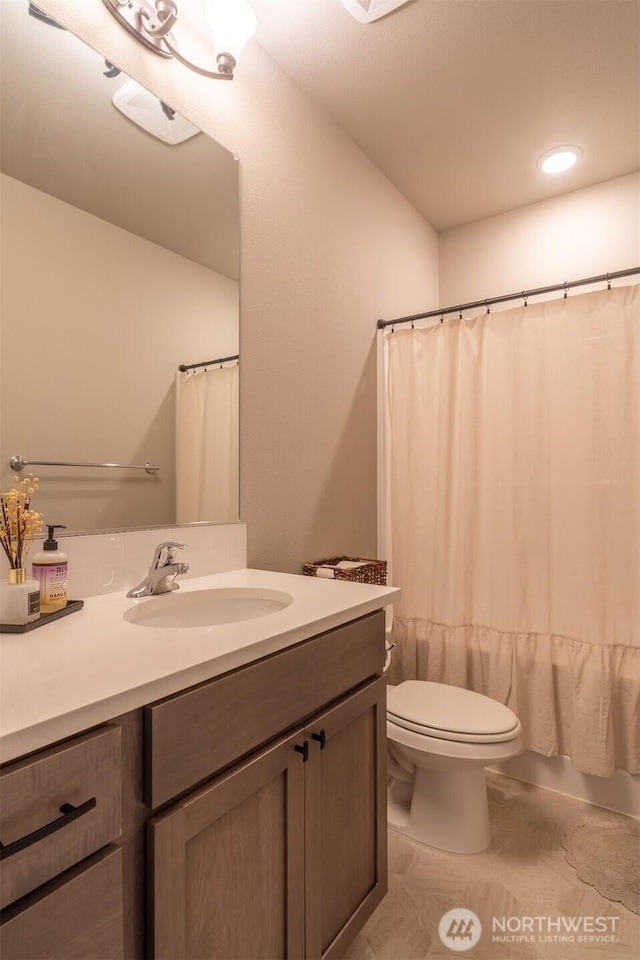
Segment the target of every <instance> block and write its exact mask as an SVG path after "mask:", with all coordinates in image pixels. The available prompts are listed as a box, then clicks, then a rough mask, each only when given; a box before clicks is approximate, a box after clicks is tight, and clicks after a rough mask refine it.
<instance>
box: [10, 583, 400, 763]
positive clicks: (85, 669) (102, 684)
mask: <svg viewBox="0 0 640 960" xmlns="http://www.w3.org/2000/svg"><path fill="white" fill-rule="evenodd" d="M219 587H253V588H259V589H269V590H279V591H284V592H286V593H289V594H291V595H292V596H293V602H292V603H291V604H290V605H289V606H288V607H285V608H284V609H282V610H278V611H276V612H274V613H269V614H268V615H266V616H263V617H258V618H256V619H253V620H245V621H242V622H240V623H226V624H222V625H219V626H208V627H190V628H171V629H169V628H158V627H154V628H149V627H141V626H139V625H135V624H132V623H128V622H127V621H126V620H125V619H124V613H125V612H126V611H127V610H129V609H130V608H131V606H132V605H133V604H144V603H148V602H150V601H149V600H130V599H127V597H125V596H124V594H122V593H113V594H107V595H104V596H99V597H91V598H90V599H88V600H86V601H85V605H84V608H83V609H82V610H81V611H80V612H79V613H73V614H70V615H69V616H67V617H62V618H60V619H59V620H55V621H53V622H51V623H48V624H46V625H44V626H42V627H38V628H37V629H35V630H32V631H30V632H28V633H24V634H11V633H6V634H1V635H0V668H1V672H0V762H2V763H5V762H6V761H8V760H13V759H14V758H16V757H19V756H21V755H23V754H25V753H30V752H31V751H33V750H37V749H39V748H41V747H44V746H47V745H48V744H51V743H55V742H56V741H57V740H61V739H63V738H64V737H69V736H72V735H73V734H75V733H79V732H80V731H81V730H85V729H87V728H88V727H92V726H95V725H96V724H98V723H103V722H104V721H107V720H111V719H113V718H114V717H117V716H119V715H120V714H123V713H126V712H127V711H128V710H134V709H135V708H136V707H141V706H143V705H144V704H146V703H151V702H153V701H154V700H159V699H160V698H162V697H166V696H168V695H169V694H172V693H177V692H178V691H179V690H183V689H185V688H186V687H190V686H193V685H194V684H196V683H201V682H202V681H203V680H209V679H211V678H212V677H215V676H218V675H219V674H221V673H226V672H227V671H228V670H232V669H234V668H235V667H239V666H243V665H245V664H247V663H250V662H251V661H253V660H258V659H260V658H261V657H264V656H267V655H268V654H270V653H273V652H275V651H276V650H282V649H284V648H285V647H288V646H291V645H292V644H294V643H298V642H300V641H301V640H306V639H307V638H309V637H312V636H315V635H316V634H318V633H322V632H323V631H325V630H331V629H333V628H334V627H337V626H339V625H340V624H342V623H346V622H347V621H349V620H354V619H355V618H356V617H361V616H364V615H365V614H367V613H371V612H373V611H374V610H379V609H380V608H381V607H384V606H386V605H387V604H388V603H392V602H393V601H394V600H397V599H398V598H399V596H400V591H399V590H397V589H396V588H394V587H377V586H371V585H369V584H362V583H351V582H348V581H344V580H324V579H321V578H317V577H304V576H296V575H293V574H286V573H272V572H270V571H266V570H232V571H230V572H228V573H219V574H215V575H211V576H206V577H198V578H193V579H191V580H185V581H183V582H182V584H181V589H180V593H181V594H182V593H186V592H188V591H192V590H203V589H214V588H219Z"/></svg>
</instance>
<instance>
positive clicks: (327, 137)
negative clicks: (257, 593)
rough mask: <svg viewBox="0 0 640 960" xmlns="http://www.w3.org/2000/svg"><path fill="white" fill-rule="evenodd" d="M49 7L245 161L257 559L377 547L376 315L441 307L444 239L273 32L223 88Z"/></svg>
mask: <svg viewBox="0 0 640 960" xmlns="http://www.w3.org/2000/svg"><path fill="white" fill-rule="evenodd" d="M39 6H40V7H42V8H43V9H45V10H46V12H48V13H50V14H51V15H53V16H55V17H57V18H58V19H59V20H61V21H62V22H63V23H65V24H66V25H67V26H69V27H70V28H71V29H73V30H74V31H75V32H76V33H77V34H78V35H80V36H81V37H83V38H84V39H85V40H87V42H89V43H90V44H91V45H93V46H94V47H96V48H97V49H99V50H100V51H101V52H102V53H104V54H105V55H106V56H107V57H108V58H109V60H111V61H112V62H113V63H116V64H117V65H118V66H120V67H121V68H122V69H124V70H125V71H127V73H129V74H130V75H131V76H133V77H134V78H135V79H137V80H139V81H140V82H142V83H144V84H145V85H146V86H148V87H149V88H150V89H151V90H153V92H154V93H156V94H158V95H159V96H162V98H163V99H164V100H165V101H167V102H168V103H169V104H170V105H171V106H172V107H174V108H175V109H177V110H179V111H180V112H182V113H184V114H185V115H186V116H187V117H189V118H190V119H191V120H193V121H194V122H195V123H197V124H198V125H199V126H201V127H202V128H203V129H204V130H206V132H207V133H209V134H211V136H213V137H215V138H216V139H217V140H219V141H220V142H221V143H222V144H223V145H224V146H226V147H227V148H229V149H230V150H233V151H235V152H237V153H238V155H239V156H240V161H241V168H240V175H241V283H240V291H241V293H240V298H241V351H242V358H243V359H242V368H241V426H240V430H241V457H240V471H241V514H242V517H243V519H245V520H247V521H248V530H249V563H250V564H251V565H253V566H258V567H271V568H274V569H279V570H290V571H299V569H300V565H301V563H302V562H303V561H304V560H313V559H316V558H318V557H321V556H323V555H326V554H330V553H334V552H335V553H337V552H343V551H344V552H348V553H354V554H362V555H369V556H373V555H374V551H375V548H376V364H375V351H374V341H375V321H376V319H377V318H378V317H380V316H386V317H390V316H397V315H399V314H403V313H407V312H411V311H415V310H420V309H425V307H428V306H430V305H433V306H436V305H437V302H438V290H437V286H438V273H437V271H438V244H437V236H436V235H435V233H434V232H433V231H432V230H431V228H430V227H429V226H428V224H426V223H425V221H424V220H423V219H422V217H420V215H419V214H418V213H416V211H415V210H414V209H413V208H412V207H411V206H410V205H409V204H408V203H407V202H406V201H405V200H404V199H403V197H402V196H401V195H400V194H399V193H398V192H397V190H396V189H395V188H394V187H393V186H392V185H391V184H390V183H389V181H387V180H386V178H385V177H384V176H383V175H382V174H381V173H380V172H379V171H378V170H377V169H376V168H375V167H374V166H373V164H372V163H370V161H369V160H367V159H366V157H365V156H364V155H363V154H362V153H361V152H360V151H359V150H358V149H357V148H356V147H355V146H354V145H353V143H352V142H351V141H350V140H349V139H348V138H347V137H346V136H345V135H344V134H343V133H342V131H341V130H340V129H339V128H338V127H337V125H336V124H335V123H334V122H333V121H332V120H331V119H330V118H329V117H328V116H327V115H326V114H325V113H324V112H323V111H321V110H320V109H319V108H317V107H316V106H315V105H314V104H313V103H312V102H311V101H309V100H308V99H307V98H306V97H305V96H304V95H303V94H302V93H301V92H300V91H299V89H298V88H297V87H296V86H295V85H294V84H293V83H292V82H291V81H290V80H289V78H288V77H287V76H286V75H285V74H284V72H283V71H282V70H281V69H280V68H279V67H278V66H277V65H276V64H275V63H274V62H273V61H272V60H271V59H270V58H269V57H268V56H267V54H265V53H264V51H263V50H262V49H261V48H260V46H259V45H258V44H257V43H255V42H251V43H250V44H249V45H248V47H247V49H246V51H245V52H244V54H243V57H242V60H241V62H240V65H239V68H238V71H237V76H236V79H234V81H233V83H229V84H225V83H218V82H216V81H214V80H207V79H205V78H202V77H199V76H197V75H195V74H192V73H190V72H189V71H188V70H185V68H184V67H182V66H181V65H180V64H177V63H167V62H165V61H162V60H160V58H157V57H154V56H153V55H152V54H150V53H148V52H147V51H145V50H143V49H142V48H141V47H139V46H137V45H136V44H135V43H134V42H133V41H132V40H131V38H130V37H128V36H127V34H126V33H125V32H124V31H123V30H122V29H121V28H119V27H118V26H117V24H116V23H115V22H114V21H113V20H112V18H111V17H110V15H109V13H108V11H107V10H106V9H105V8H103V6H102V4H100V3H98V2H97V0H96V2H95V3H94V2H92V3H77V2H76V0H40V2H39ZM327 68H328V69H329V68H330V59H329V60H328V61H327Z"/></svg>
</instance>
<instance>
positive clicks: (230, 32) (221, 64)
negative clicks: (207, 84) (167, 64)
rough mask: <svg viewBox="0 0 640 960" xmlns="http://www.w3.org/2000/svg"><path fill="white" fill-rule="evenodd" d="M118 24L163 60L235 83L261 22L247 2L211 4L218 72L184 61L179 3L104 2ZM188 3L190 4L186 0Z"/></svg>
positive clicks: (209, 0) (165, 0)
mask: <svg viewBox="0 0 640 960" xmlns="http://www.w3.org/2000/svg"><path fill="white" fill-rule="evenodd" d="M102 2H103V3H104V5H105V6H106V8H107V10H109V12H110V13H112V14H113V16H114V17H115V18H116V20H117V21H118V23H120V24H122V26H123V27H124V28H125V29H126V30H127V31H128V32H129V33H130V34H132V36H134V37H135V38H136V40H139V41H140V43H143V44H144V45H145V47H147V48H148V49H149V50H153V51H154V53H157V54H159V55H160V56H161V57H167V58H171V57H175V58H176V60H179V61H180V63H183V64H184V65H185V66H186V67H189V69H190V70H194V71H195V72H196V73H199V74H201V75H202V76H203V77H213V78H214V79H216V80H233V71H234V70H235V67H236V64H237V62H238V58H239V56H240V53H241V51H242V48H243V47H244V45H245V43H246V42H247V40H248V39H249V38H250V37H252V36H253V34H254V33H255V31H256V26H257V21H256V15H255V13H254V11H253V8H252V7H251V6H250V4H249V3H248V2H247V0H207V6H206V15H207V20H208V22H209V26H210V28H211V33H212V35H213V53H214V57H215V61H216V64H217V65H218V69H217V70H207V69H205V68H204V67H200V66H198V65H197V64H195V63H193V62H192V61H191V60H189V59H187V58H186V57H183V56H182V54H181V53H180V52H179V50H178V42H177V40H176V38H175V37H174V36H173V34H172V30H173V28H174V26H175V25H176V23H177V21H178V16H179V9H178V3H177V2H176V0H150V2H147V0H102ZM183 2H186V0H183Z"/></svg>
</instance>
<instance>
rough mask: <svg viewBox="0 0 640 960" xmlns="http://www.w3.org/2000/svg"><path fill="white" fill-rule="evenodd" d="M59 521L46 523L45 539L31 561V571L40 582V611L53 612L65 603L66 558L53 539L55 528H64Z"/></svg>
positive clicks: (61, 607) (64, 605) (60, 608)
mask: <svg viewBox="0 0 640 960" xmlns="http://www.w3.org/2000/svg"><path fill="white" fill-rule="evenodd" d="M66 529H67V528H66V527H65V526H64V525H63V524H61V523H55V524H47V530H48V534H47V539H46V540H45V542H44V547H43V549H42V551H41V552H40V553H36V555H35V557H34V558H33V561H32V563H31V572H32V574H33V577H34V579H35V580H38V582H39V583H40V612H41V613H53V612H54V611H55V610H62V609H63V608H64V607H66V605H67V572H68V566H69V565H68V558H67V555H66V553H63V551H62V550H58V541H57V540H56V539H55V532H56V530H66Z"/></svg>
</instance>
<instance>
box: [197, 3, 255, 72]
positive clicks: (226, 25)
mask: <svg viewBox="0 0 640 960" xmlns="http://www.w3.org/2000/svg"><path fill="white" fill-rule="evenodd" d="M207 19H208V21H209V26H210V28H211V32H212V34H213V48H214V50H213V52H214V55H215V58H216V60H217V59H218V57H220V56H221V55H227V56H229V57H232V58H233V59H234V60H235V62H236V63H237V62H238V60H239V58H240V54H241V52H242V49H243V47H244V45H245V43H246V42H247V40H249V38H250V37H252V36H253V34H254V33H255V32H256V27H257V25H258V23H257V20H256V15H255V13H254V10H253V7H251V6H250V5H249V3H247V0H208V3H207Z"/></svg>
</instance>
